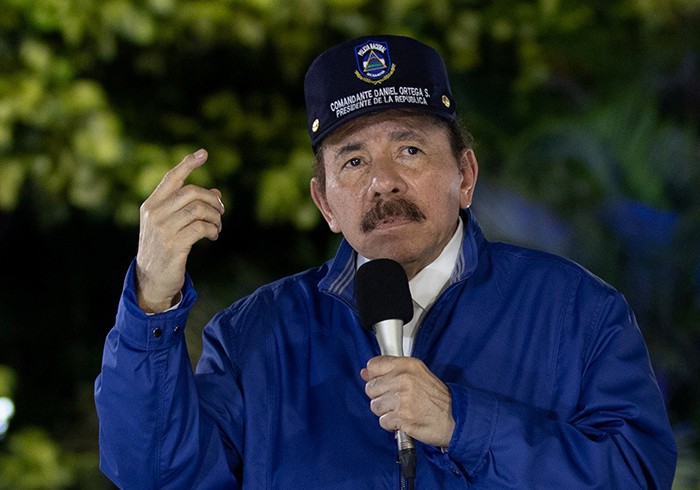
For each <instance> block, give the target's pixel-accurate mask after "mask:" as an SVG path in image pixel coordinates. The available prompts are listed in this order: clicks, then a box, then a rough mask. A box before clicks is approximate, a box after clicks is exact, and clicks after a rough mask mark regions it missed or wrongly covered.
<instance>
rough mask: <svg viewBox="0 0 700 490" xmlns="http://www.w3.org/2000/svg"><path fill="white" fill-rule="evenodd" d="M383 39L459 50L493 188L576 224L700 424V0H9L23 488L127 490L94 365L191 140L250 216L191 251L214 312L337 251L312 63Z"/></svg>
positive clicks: (9, 187)
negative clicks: (112, 486) (146, 211)
mask: <svg viewBox="0 0 700 490" xmlns="http://www.w3.org/2000/svg"><path fill="white" fill-rule="evenodd" d="M372 32H385V33H393V34H406V35H412V36H416V37H418V38H420V39H421V40H423V41H425V42H427V43H429V44H431V45H433V46H434V47H436V48H437V49H438V50H439V51H440V52H441V53H443V55H444V57H445V60H446V62H447V65H448V68H449V69H450V71H451V79H452V83H453V89H454V92H455V96H456V98H457V100H458V107H459V108H460V111H461V114H462V116H463V118H464V119H465V121H466V123H467V125H468V126H469V127H470V129H471V130H472V132H473V133H474V135H475V137H476V139H477V142H478V145H477V155H478V156H479V160H480V162H481V170H482V172H481V174H482V179H483V180H484V182H485V183H488V184H489V185H492V186H496V187H501V188H505V189H509V190H510V191H511V192H514V193H517V194H519V195H522V196H525V197H526V198H527V199H532V200H534V201H536V202H539V203H543V204H545V205H546V206H547V207H548V209H550V210H551V212H552V213H554V214H555V215H557V216H558V217H560V218H562V219H564V220H566V222H567V223H569V225H570V226H571V229H572V230H573V231H572V233H573V234H574V236H575V240H574V242H575V243H576V244H577V245H578V246H577V247H573V248H572V249H571V251H570V256H572V257H573V258H575V259H577V260H580V261H581V262H583V263H584V264H585V265H587V266H588V267H590V268H592V269H593V270H594V272H597V273H598V274H600V275H602V276H603V277H604V278H605V279H606V280H609V281H611V282H613V284H615V285H616V286H618V287H620V288H622V289H623V291H624V292H625V293H626V294H627V295H628V297H630V300H631V302H632V303H633V304H634V305H635V309H637V308H639V309H640V310H641V314H640V324H642V326H643V328H645V335H647V338H648V340H649V344H650V349H651V351H652V358H653V359H654V362H655V366H657V369H658V368H660V379H661V381H662V384H663V386H664V387H665V389H666V391H667V394H668V396H669V405H670V410H671V416H672V418H673V422H674V424H680V425H684V424H685V425H688V426H690V427H693V426H695V427H696V428H697V427H698V426H700V381H698V378H700V376H698V372H700V371H698V357H699V356H697V351H698V349H699V348H700V293H699V292H698V291H699V290H700V267H699V266H698V264H699V263H700V259H699V257H698V249H700V247H699V246H698V245H699V244H700V197H699V193H698V192H697V189H700V176H699V174H698V169H699V168H700V144H699V138H700V136H699V134H700V133H699V131H700V128H699V127H700V68H699V67H700V58H699V56H700V54H699V53H700V1H698V0H617V1H612V2H611V1H607V0H605V1H603V0H593V1H590V2H583V3H582V2H576V1H573V0H493V1H488V2H487V1H480V0H375V1H369V0H285V1H281V0H144V1H136V0H133V1H129V0H99V1H98V0H4V2H3V3H2V4H0V253H1V254H2V257H3V263H2V265H0V277H3V279H4V280H3V281H2V282H3V285H2V286H1V288H2V289H0V362H3V363H4V364H8V365H9V366H11V367H12V368H13V370H14V371H8V372H11V373H12V374H11V375H10V374H7V375H5V374H2V373H0V391H3V390H7V392H8V393H14V394H15V396H16V397H17V414H16V417H15V419H14V421H13V422H12V423H11V428H10V432H9V433H8V436H7V437H6V439H5V440H3V441H0V488H15V489H30V488H31V489H34V488H36V489H39V488H108V486H107V484H106V482H104V480H103V479H101V478H100V477H99V475H98V474H97V462H96V430H97V428H96V426H97V425H96V421H95V419H94V410H93V408H92V405H91V403H92V402H91V398H90V396H89V393H90V390H91V382H92V380H93V379H94V377H95V375H96V374H97V372H98V370H99V357H100V348H101V342H102V339H103V337H104V334H105V333H106V331H107V329H108V328H109V326H110V323H111V318H112V316H113V314H114V310H115V308H116V298H117V295H118V292H119V282H120V277H121V276H122V275H123V273H124V270H125V268H126V266H127V264H128V260H129V258H130V257H131V256H132V255H133V253H134V251H135V246H136V239H137V231H136V225H137V221H138V211H139V206H140V203H141V202H142V201H143V200H144V199H145V198H146V197H147V196H148V195H149V194H150V192H151V191H152V189H153V188H154V186H155V185H156V184H157V182H158V181H159V180H160V179H161V177H162V175H163V174H164V173H165V172H166V171H167V169H169V168H170V167H172V166H173V165H174V164H175V163H177V162H178V161H179V160H180V159H181V158H182V157H183V156H184V155H185V154H186V153H189V152H191V151H193V150H195V149H197V148H199V147H205V148H207V149H208V150H209V153H210V159H209V161H208V162H207V164H206V165H205V166H204V167H203V168H201V169H199V170H198V171H197V172H195V174H194V175H193V182H195V183H197V184H200V185H205V186H217V187H218V188H220V189H221V190H222V192H223V194H224V201H225V202H226V205H227V209H228V213H227V215H226V218H225V219H226V220H225V222H224V230H225V232H224V234H222V238H221V240H220V241H219V243H217V244H216V245H210V244H202V245H201V246H199V247H197V251H195V253H194V254H193V257H192V263H193V267H192V268H191V270H192V271H193V274H194V275H195V276H200V273H198V272H197V271H198V268H199V270H201V271H206V274H201V277H195V279H196V281H197V284H198V287H199V290H200V297H201V300H200V303H199V306H198V308H199V309H198V310H196V311H195V312H194V313H193V319H196V320H197V321H198V322H199V323H203V322H204V321H206V318H207V317H208V316H210V314H211V313H212V312H213V311H216V309H218V308H220V307H222V306H223V305H225V304H227V303H228V302H230V301H232V300H233V299H235V298H237V297H239V296H240V295H241V294H244V293H245V292H248V291H250V289H252V288H253V287H255V286H256V285H258V284H260V283H262V282H265V281H267V280H269V279H272V278H274V277H278V276H280V275H282V274H285V273H289V272H293V271H296V270H298V269H299V268H302V267H307V266H310V265H312V264H316V263H318V262H319V261H321V260H324V259H325V258H326V257H328V256H329V255H330V253H331V251H332V250H333V247H334V244H335V243H336V240H337V239H336V238H335V237H331V236H329V234H328V233H327V231H326V230H325V226H324V225H323V223H321V219H320V215H319V214H318V213H317V212H316V210H315V208H314V206H313V204H312V202H311V201H310V199H309V197H308V181H309V178H310V175H311V164H312V158H313V156H312V154H311V151H310V149H309V144H308V136H307V134H306V130H305V125H306V117H305V112H304V107H303V89H302V87H303V77H304V73H305V70H306V68H307V66H308V64H309V63H310V61H311V60H312V59H313V58H314V57H315V56H316V55H317V54H318V53H320V52H321V51H322V50H323V49H325V48H326V47H328V46H330V45H332V44H334V43H336V42H338V41H341V40H345V39H348V38H352V37H355V36H359V35H363V34H367V33H372ZM478 197H479V195H478V194H477V199H478ZM614 199H627V200H630V201H634V202H638V203H641V204H643V205H645V206H648V207H649V209H651V210H653V211H654V212H656V213H657V214H658V213H671V214H672V216H673V217H674V218H673V219H674V221H673V222H674V223H678V225H677V226H676V227H675V228H674V231H673V234H674V236H673V237H672V243H671V245H668V244H667V246H666V248H663V247H659V248H654V247H646V248H645V252H644V253H641V254H639V253H637V252H636V251H635V250H636V249H635V248H634V247H633V246H630V245H629V243H627V242H625V239H624V237H622V238H621V237H620V236H619V234H618V235H616V233H615V230H614V226H612V225H610V224H609V223H606V221H605V219H604V215H605V210H606V209H609V203H610V202H612V200H614ZM482 205H484V206H486V205H489V203H488V202H487V203H485V204H482ZM660 216H661V217H662V218H663V217H665V216H667V215H664V214H661V215H660ZM503 238H509V236H508V235H507V233H506V235H505V236H503ZM634 240H637V241H638V242H641V243H642V245H645V244H647V243H651V242H653V240H652V241H651V242H650V241H649V240H648V239H644V238H643V237H642V238H635V239H634ZM634 240H632V242H633V245H634ZM280 244H283V245H284V249H285V252H286V253H280ZM652 244H653V243H652ZM669 247H670V248H669ZM643 248H644V247H643ZM669 250H670V251H672V253H669ZM640 257H641V258H640ZM640 264H641V266H643V269H644V270H648V271H650V272H649V275H646V276H644V275H639V274H640V273H639V266H640ZM644 284H648V285H649V288H650V289H652V291H647V290H641V292H640V289H639V288H640V286H641V285H644ZM654 286H656V287H654ZM635 298H636V299H635ZM37 304H38V305H40V307H37ZM200 320H201V321H200ZM191 323H194V320H192V321H191ZM199 326H200V327H201V325H199ZM188 335H190V337H191V338H190V345H191V346H192V351H193V352H192V356H193V358H195V359H196V357H197V339H196V337H197V331H196V329H193V328H190V330H189V333H188ZM9 379H14V388H10V381H7V380H9ZM60 386H66V388H65V389H63V388H59V387H60ZM3 393H4V391H3ZM42 406H43V407H45V408H42ZM696 430H697V429H696ZM691 447H692V445H689V446H688V449H687V450H688V451H690V448H691ZM684 448H685V446H684ZM684 450H685V449H684ZM682 468H683V476H682V482H679V483H678V485H683V487H680V486H679V487H678V488H692V487H693V486H694V487H695V488H700V486H698V485H700V484H698V476H697V474H698V471H697V464H695V463H694V462H692V460H688V459H684V463H683V465H682Z"/></svg>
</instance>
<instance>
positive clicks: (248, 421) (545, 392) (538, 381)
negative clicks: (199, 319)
mask: <svg viewBox="0 0 700 490" xmlns="http://www.w3.org/2000/svg"><path fill="white" fill-rule="evenodd" d="M305 91H306V101H307V110H308V116H309V133H310V135H311V142H312V146H313V148H314V150H315V152H316V156H317V162H316V169H315V176H314V178H313V179H312V181H311V195H312V197H313V200H314V202H315V203H316V205H317V206H318V208H319V210H320V211H321V213H322V214H323V217H324V218H325V220H326V221H327V223H328V226H329V227H330V229H331V230H332V231H333V232H336V233H342V234H343V237H344V240H343V242H342V243H341V245H340V247H339V249H338V252H337V254H336V256H335V258H333V259H332V260H330V261H329V262H327V263H326V264H323V265H322V266H321V267H319V268H317V269H313V270H309V271H305V272H303V273H301V274H298V275H295V276H291V277H287V278H284V279H282V280H280V281H277V282H275V283H272V284H270V285H267V286H265V287H263V288H261V289H259V290H258V291H256V292H255V293H253V294H252V295H250V296H248V297H246V298H243V299H241V300H239V301H237V302H235V303H234V304H233V305H231V306H230V307H229V308H227V309H226V310H224V311H222V312H220V313H219V314H217V315H216V316H215V317H214V318H213V319H212V320H211V322H210V323H209V324H208V325H207V327H206V328H205V330H204V334H203V338H204V347H203V354H202V358H201V360H200V361H199V364H198V366H197V369H196V374H194V375H193V374H192V372H191V370H190V367H189V365H188V355H187V352H186V346H185V343H184V336H183V334H182V330H183V328H184V325H185V322H186V318H187V314H188V311H189V309H190V308H191V306H192V304H193V302H194V300H195V293H194V289H193V286H192V284H191V281H190V280H189V278H188V277H187V276H186V274H185V264H186V259H187V255H188V253H189V251H190V248H191V246H192V245H193V244H194V243H195V242H196V241H198V240H199V239H201V238H204V237H206V238H209V239H211V240H215V239H216V238H217V237H218V234H219V232H220V231H221V215H222V213H223V212H224V206H223V204H222V203H221V201H220V197H221V195H220V193H219V192H218V191H217V190H215V189H212V190H207V189H202V188H198V187H195V186H190V185H184V182H185V179H186V178H187V176H188V175H189V174H190V173H191V172H192V171H194V170H195V169H196V168H197V167H199V166H201V165H203V164H204V162H205V160H206V158H207V155H206V152H205V151H204V150H200V151H198V152H195V153H194V154H193V155H188V156H187V157H185V159H184V160H183V161H182V162H180V164H178V165H177V166H176V167H174V168H173V169H172V170H171V171H170V172H168V174H167V175H166V176H165V177H164V179H163V181H162V182H161V184H160V185H159V186H158V188H156V190H155V191H154V192H153V194H152V195H151V196H150V197H149V198H148V199H147V200H146V202H145V203H144V205H143V207H142V216H141V235H140V241H139V250H138V254H137V257H136V260H135V262H134V263H133V264H132V267H131V268H130V270H129V272H128V274H127V277H126V281H125V286H124V292H123V295H122V298H121V302H120V305H119V310H118V313H117V319H116V325H115V327H114V329H113V330H112V331H111V332H110V334H109V336H108V338H107V341H106V345H105V352H104V361H103V368H102V373H101V374H100V376H99V378H98V379H97V381H96V390H95V398H96V404H97V409H98V413H99V416H100V444H101V466H102V469H103V471H104V472H105V473H106V474H107V475H108V476H109V477H110V478H111V479H112V480H114V481H115V482H117V483H118V484H119V485H121V486H122V487H124V488H187V489H190V488H239V487H246V488H256V489H257V488H308V489H311V488H334V489H357V488H387V489H397V488H400V487H401V485H403V484H404V483H405V482H403V481H402V479H403V478H402V476H401V474H400V469H399V466H398V465H397V464H396V457H397V456H396V443H395V441H394V431H396V430H399V429H400V430H402V431H403V432H405V433H406V434H408V435H409V436H411V437H412V438H413V439H414V440H415V444H416V459H417V468H416V476H415V485H416V487H417V488H445V489H449V488H455V489H456V488H460V489H464V488H498V489H503V488H534V489H543V488H552V489H560V488H601V489H630V488H670V486H671V481H672V479H673V473H674V468H675V461H676V449H675V444H674V440H673V437H672V434H671V431H670V428H669V424H668V420H667V416H666V413H665V411H664V406H663V401H662V398H661V396H660V393H659V390H658V387H657V385H656V382H655V379H654V375H653V373H652V370H651V367H650V364H649V360H648V355H647V352H646V348H645V346H644V342H643V339H642V336H641V334H640V332H639V329H638V328H637V326H636V324H635V320H634V317H633V314H632V312H631V311H630V310H629V308H628V306H627V304H626V303H625V302H624V299H623V298H622V297H621V295H619V294H618V293H617V292H615V291H614V290H613V289H612V288H610V287H609V286H608V285H606V284H605V283H603V282H602V281H600V280H599V279H597V278H595V277H594V276H592V275H591V274H590V273H588V272H587V271H585V270H583V269H582V268H580V267H579V266H577V265H575V264H573V263H571V262H568V261H566V260H564V259H560V258H557V257H554V256H551V255H548V254H545V253H541V252H536V251H531V250H527V249H523V248H520V247H516V246H512V245H507V244H496V243H490V242H488V241H487V240H486V239H485V238H484V236H483V235H482V233H481V231H480V229H479V226H478V224H477V222H476V221H475V218H474V216H473V215H472V214H471V212H470V211H469V206H470V204H471V202H472V196H473V191H474V186H475V184H476V180H477V174H478V164H477V160H476V157H475V154H474V152H473V150H472V149H471V148H470V145H469V139H468V137H467V136H465V134H464V132H462V131H461V130H460V126H459V124H458V123H457V118H456V113H455V103H454V99H453V98H452V94H451V92H450V87H449V82H448V80H447V75H446V72H445V67H444V64H443V61H442V59H441V58H440V56H439V55H438V54H437V53H436V52H435V51H434V50H433V49H431V48H429V47H427V46H425V45H424V44H422V43H419V42H418V41H415V40H412V39H408V38H403V37H394V36H370V37H365V38H360V39H356V40H353V41H350V42H346V43H343V44H341V45H339V46H336V47H334V48H331V49H330V50H328V51H327V52H325V53H323V54H322V55H320V56H319V57H318V58H317V59H316V61H314V63H313V64H312V66H311V67H310V69H309V71H308V73H307V77H306V82H305ZM377 258H391V259H393V260H395V261H397V262H399V263H400V264H401V265H402V266H403V268H404V270H405V272H406V274H407V276H408V278H409V279H410V288H411V294H412V297H413V301H414V319H413V320H412V321H411V322H410V323H409V324H408V325H406V329H405V331H404V345H405V352H406V353H407V354H412V357H390V356H379V347H378V345H377V341H376V339H375V338H374V337H373V336H372V334H371V333H367V332H366V331H364V330H363V329H362V328H361V327H360V325H359V320H358V314H357V309H356V304H355V300H354V297H353V288H354V276H355V271H356V270H357V268H358V267H359V266H360V265H361V264H363V263H364V262H366V261H367V260H372V259H377Z"/></svg>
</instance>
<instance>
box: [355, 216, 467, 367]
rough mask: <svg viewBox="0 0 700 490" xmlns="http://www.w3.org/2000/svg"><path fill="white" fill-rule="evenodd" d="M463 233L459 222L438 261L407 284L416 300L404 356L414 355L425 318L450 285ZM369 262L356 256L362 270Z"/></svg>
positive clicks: (406, 331) (406, 330)
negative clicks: (362, 266)
mask: <svg viewBox="0 0 700 490" xmlns="http://www.w3.org/2000/svg"><path fill="white" fill-rule="evenodd" d="M463 233H464V224H463V223H462V220H461V219H460V220H459V224H458V225H457V230H456V231H455V233H454V235H452V238H451V239H450V241H449V242H447V245H445V248H444V249H443V250H442V252H441V253H440V255H439V256H438V258H436V259H435V260H434V261H432V262H431V263H430V264H428V265H427V266H425V267H424V268H423V269H421V270H420V272H418V274H416V275H415V276H414V277H413V279H411V280H410V281H408V288H409V289H410V290H411V298H412V299H413V319H412V320H411V321H410V322H408V323H407V324H406V325H404V327H403V352H404V355H407V356H409V355H412V354H413V341H414V339H415V336H416V333H417V332H418V328H419V327H420V325H421V323H422V322H423V317H424V316H425V314H426V312H427V311H428V310H429V309H430V307H431V306H432V305H433V303H434V302H435V300H436V299H437V297H438V296H439V295H440V293H442V291H443V289H445V286H446V285H447V281H449V279H450V276H451V275H452V271H453V270H454V268H455V263H456V262H457V257H458V255H459V250H460V248H461V246H462V235H463ZM368 261H369V259H367V258H366V257H363V256H362V255H360V254H358V255H357V261H356V265H357V267H358V268H359V267H360V266H361V265H362V264H364V263H365V262H368Z"/></svg>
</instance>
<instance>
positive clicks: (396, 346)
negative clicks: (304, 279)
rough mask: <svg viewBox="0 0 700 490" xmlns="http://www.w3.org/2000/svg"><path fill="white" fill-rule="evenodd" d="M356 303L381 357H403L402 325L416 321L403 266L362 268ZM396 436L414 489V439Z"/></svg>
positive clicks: (378, 262) (381, 262)
mask: <svg viewBox="0 0 700 490" xmlns="http://www.w3.org/2000/svg"><path fill="white" fill-rule="evenodd" d="M355 300H356V301H357V309H358V310H359V313H360V324H361V325H362V327H363V328H364V329H365V330H368V331H370V330H371V331H373V332H374V334H375V336H376V337H377V342H378V343H379V349H380V350H381V353H382V355H383V356H397V357H403V355H404V354H403V326H404V324H405V323H408V322H410V321H411V318H413V301H412V300H411V290H410V289H409V288H408V277H407V276H406V271H404V270H403V267H401V264H399V263H398V262H396V261H394V260H391V259H375V260H370V261H369V262H367V263H365V264H363V265H361V266H360V268H359V269H358V270H357V274H356V275H355ZM395 437H396V442H397V445H398V449H399V462H400V463H401V471H402V474H403V476H404V478H406V480H407V481H408V482H409V488H412V486H413V485H412V483H413V479H414V478H415V476H416V449H415V446H414V444H413V439H412V438H411V437H410V436H409V435H407V434H406V433H404V432H403V431H401V430H397V431H396V432H395Z"/></svg>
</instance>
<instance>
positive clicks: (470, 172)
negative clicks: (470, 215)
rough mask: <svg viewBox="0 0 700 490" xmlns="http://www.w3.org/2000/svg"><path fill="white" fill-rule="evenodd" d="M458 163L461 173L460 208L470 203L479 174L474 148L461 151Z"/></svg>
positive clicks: (466, 206)
mask: <svg viewBox="0 0 700 490" xmlns="http://www.w3.org/2000/svg"><path fill="white" fill-rule="evenodd" d="M459 163H460V172H461V174H462V185H461V186H460V187H461V189H460V198H459V204H460V207H461V208H462V209H465V208H468V207H469V206H471V204H472V198H473V197H474V188H475V187H476V179H477V177H478V176H479V162H477V161H476V154H475V153H474V150H472V149H468V150H464V151H463V152H462V157H461V158H460V162H459Z"/></svg>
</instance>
